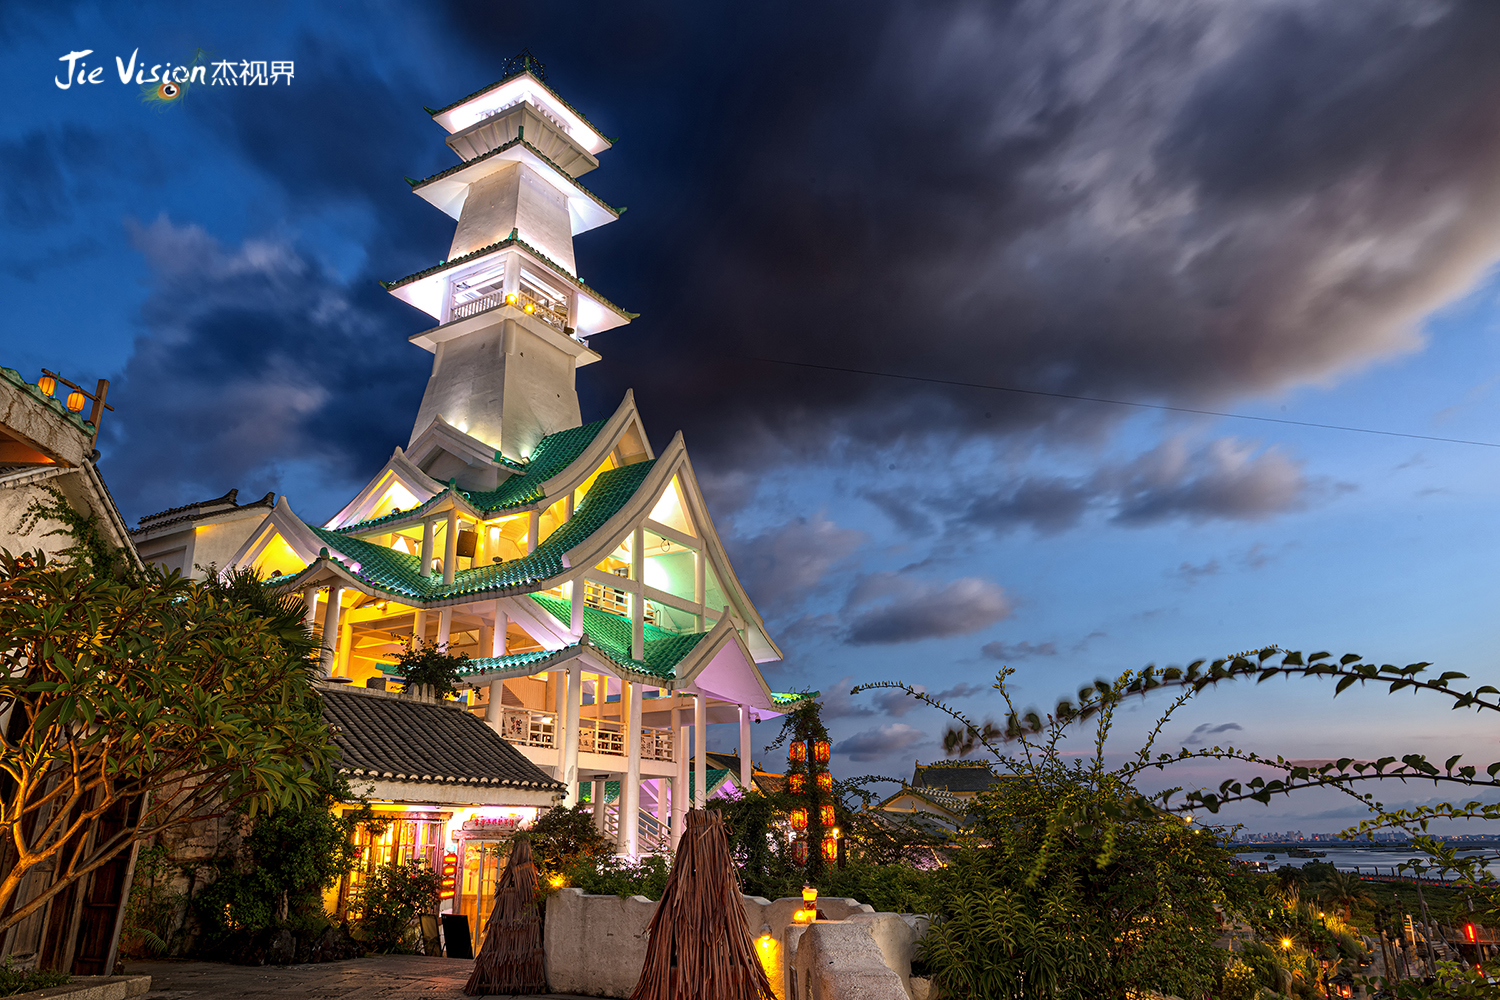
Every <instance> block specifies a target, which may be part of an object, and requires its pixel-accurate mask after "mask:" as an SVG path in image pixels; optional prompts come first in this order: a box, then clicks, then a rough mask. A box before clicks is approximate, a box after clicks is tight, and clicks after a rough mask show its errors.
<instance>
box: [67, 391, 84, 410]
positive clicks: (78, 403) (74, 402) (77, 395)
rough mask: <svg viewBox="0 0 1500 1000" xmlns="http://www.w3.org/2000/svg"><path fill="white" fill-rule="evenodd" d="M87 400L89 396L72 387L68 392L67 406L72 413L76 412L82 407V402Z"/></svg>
mask: <svg viewBox="0 0 1500 1000" xmlns="http://www.w3.org/2000/svg"><path fill="white" fill-rule="evenodd" d="M88 401H89V398H88V397H87V396H85V395H84V394H83V393H82V392H80V391H79V390H77V389H74V390H73V391H72V392H70V393H68V403H67V406H68V409H70V410H72V411H73V412H74V413H77V412H78V411H79V410H81V409H83V407H84V404H85V403H87V402H88Z"/></svg>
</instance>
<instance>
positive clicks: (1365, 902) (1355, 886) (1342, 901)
mask: <svg viewBox="0 0 1500 1000" xmlns="http://www.w3.org/2000/svg"><path fill="white" fill-rule="evenodd" d="M1317 890H1318V898H1319V899H1321V900H1323V901H1324V902H1325V903H1331V904H1332V905H1334V906H1336V907H1338V908H1340V909H1342V910H1343V911H1344V921H1345V922H1346V923H1347V922H1349V921H1352V920H1353V919H1354V907H1356V906H1374V905H1375V900H1374V899H1372V898H1370V893H1369V891H1368V890H1367V889H1366V888H1365V884H1364V883H1363V882H1361V881H1360V878H1359V876H1358V875H1355V874H1354V873H1352V872H1345V871H1339V870H1338V869H1336V868H1335V869H1334V870H1333V871H1331V872H1328V873H1327V874H1325V875H1324V876H1323V877H1322V879H1320V880H1319V882H1318V885H1317Z"/></svg>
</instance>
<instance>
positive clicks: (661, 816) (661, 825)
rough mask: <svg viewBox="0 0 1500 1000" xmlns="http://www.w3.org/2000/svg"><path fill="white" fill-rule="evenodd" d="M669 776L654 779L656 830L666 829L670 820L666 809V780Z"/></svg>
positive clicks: (668, 779)
mask: <svg viewBox="0 0 1500 1000" xmlns="http://www.w3.org/2000/svg"><path fill="white" fill-rule="evenodd" d="M670 780H671V779H670V778H657V779H656V827H657V829H658V830H665V829H667V824H668V823H669V822H671V819H672V817H671V814H670V812H669V811H668V810H667V782H668V781H670Z"/></svg>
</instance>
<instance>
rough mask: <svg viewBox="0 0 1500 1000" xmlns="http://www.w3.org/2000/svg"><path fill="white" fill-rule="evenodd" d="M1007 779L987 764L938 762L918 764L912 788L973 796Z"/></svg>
mask: <svg viewBox="0 0 1500 1000" xmlns="http://www.w3.org/2000/svg"><path fill="white" fill-rule="evenodd" d="M1006 777H1007V776H1006V775H999V774H996V773H995V772H994V771H993V770H991V769H990V766H989V765H988V764H985V763H975V762H969V761H937V762H935V763H932V764H918V765H917V766H916V770H915V771H913V773H912V776H911V787H913V788H923V789H938V790H941V791H946V792H957V793H959V794H965V793H967V794H973V793H974V792H984V791H988V790H989V788H990V786H992V785H995V784H997V783H999V782H1001V781H1004V780H1006Z"/></svg>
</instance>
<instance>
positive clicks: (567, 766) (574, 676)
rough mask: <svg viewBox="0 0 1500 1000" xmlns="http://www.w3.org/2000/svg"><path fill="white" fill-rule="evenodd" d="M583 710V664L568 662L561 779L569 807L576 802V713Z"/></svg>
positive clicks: (565, 802) (566, 804) (564, 802)
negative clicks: (565, 723)
mask: <svg viewBox="0 0 1500 1000" xmlns="http://www.w3.org/2000/svg"><path fill="white" fill-rule="evenodd" d="M582 710H583V664H581V663H579V662H578V661H577V660H574V661H573V662H572V663H569V664H568V710H567V714H566V716H565V721H566V722H567V726H566V729H565V733H566V735H564V737H563V761H562V780H563V784H565V785H567V786H568V793H567V795H566V797H564V799H563V805H565V806H567V807H568V808H569V809H571V808H573V807H574V806H576V805H577V804H578V715H579V713H580V712H581V711H582Z"/></svg>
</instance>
